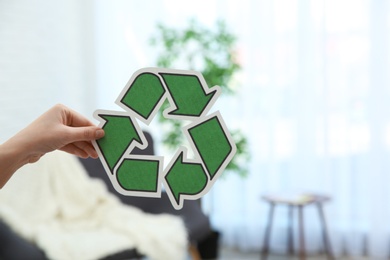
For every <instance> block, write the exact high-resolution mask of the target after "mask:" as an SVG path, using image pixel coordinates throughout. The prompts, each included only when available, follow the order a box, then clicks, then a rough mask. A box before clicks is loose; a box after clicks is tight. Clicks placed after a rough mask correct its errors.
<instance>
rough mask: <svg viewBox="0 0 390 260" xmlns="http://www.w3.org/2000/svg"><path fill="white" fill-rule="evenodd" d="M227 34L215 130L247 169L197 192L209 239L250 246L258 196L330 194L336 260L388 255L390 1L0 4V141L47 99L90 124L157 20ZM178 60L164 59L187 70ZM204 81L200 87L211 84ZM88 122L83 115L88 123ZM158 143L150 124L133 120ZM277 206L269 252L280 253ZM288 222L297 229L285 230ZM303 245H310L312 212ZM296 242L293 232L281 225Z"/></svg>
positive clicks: (316, 245)
mask: <svg viewBox="0 0 390 260" xmlns="http://www.w3.org/2000/svg"><path fill="white" fill-rule="evenodd" d="M191 19H192V20H195V21H197V23H198V24H199V26H201V27H203V28H208V29H210V30H215V28H217V21H223V22H224V24H225V25H226V30H228V31H229V33H231V34H232V35H234V36H235V38H236V40H235V41H234V46H233V47H234V59H235V62H237V63H238V64H239V66H240V67H241V69H239V70H237V72H236V73H234V74H233V75H232V76H231V77H230V78H229V80H228V83H227V84H228V85H229V88H230V89H232V90H234V93H233V94H231V95H224V96H223V97H221V98H220V99H219V100H218V101H217V104H216V107H214V108H213V109H214V110H216V109H218V110H220V111H221V113H222V116H223V118H224V120H225V122H226V124H227V126H228V127H231V128H232V129H240V131H241V132H242V134H243V135H244V136H245V137H246V139H247V144H248V146H247V148H248V151H249V154H250V159H249V160H247V161H244V164H245V167H246V168H247V172H248V173H247V174H246V176H242V175H240V174H235V173H234V171H233V170H232V171H227V172H226V173H225V174H224V175H225V176H223V177H222V178H221V180H218V181H217V182H216V183H215V185H214V187H213V188H212V189H211V191H210V192H209V194H207V195H206V196H205V197H204V198H203V199H202V207H203V210H204V211H205V212H206V213H207V214H208V215H209V216H210V219H211V223H212V226H213V228H214V229H215V230H218V231H219V232H220V234H221V237H220V239H221V241H220V243H221V245H223V246H224V247H228V248H235V249H238V250H240V251H243V252H259V251H260V249H261V247H262V243H263V239H264V233H265V226H266V222H267V217H268V204H266V203H265V202H264V201H263V200H262V199H261V197H262V196H263V195H264V194H268V193H274V192H276V193H281V192H283V193H288V194H290V193H295V192H314V193H319V194H325V195H328V196H330V197H331V201H330V203H328V204H326V206H325V208H324V210H325V215H326V219H327V221H328V231H329V235H330V241H331V244H332V249H333V252H334V254H335V255H336V256H341V255H348V256H351V257H354V256H363V255H365V256H368V257H369V258H370V259H382V258H383V259H388V258H389V256H390V224H389V221H388V220H389V219H390V189H389V184H390V174H389V168H390V156H389V155H390V102H389V100H390V77H389V75H390V63H389V60H390V52H389V46H390V42H389V36H390V3H389V1H386V0H373V1H369V0H354V1H352V0H342V1H341V0H241V1H234V0H207V1H206V0H199V1H179V0H156V1H151V0H144V1H135V0H134V1H132V0H128V1H124V0H117V1H103V0H101V1H92V0H85V1H78V0H67V1H44V0H34V1H19V0H18V1H11V0H0V90H1V93H0V109H1V113H0V126H1V130H0V142H4V141H5V140H7V139H8V138H9V137H11V136H12V135H13V134H14V133H16V132H17V131H18V130H20V129H21V128H22V127H24V126H25V125H27V124H28V123H29V122H31V121H32V120H33V119H34V118H36V117H37V116H39V115H40V114H41V113H43V112H44V111H45V110H47V109H48V108H50V107H51V106H52V105H54V104H56V103H63V104H65V105H67V106H69V107H71V108H73V109H75V110H77V111H79V112H80V113H82V114H84V115H85V116H87V117H89V118H90V119H91V120H94V119H93V118H92V114H93V111H94V110H96V109H112V110H120V108H119V107H118V106H116V105H115V103H114V102H115V99H116V98H117V96H118V95H119V93H120V92H121V90H122V89H123V87H124V86H125V84H126V83H127V81H128V80H129V78H130V77H131V75H132V74H133V72H135V71H136V70H138V69H140V68H143V67H152V66H157V60H158V57H159V55H160V54H161V53H162V52H163V51H164V50H161V49H159V47H158V44H157V45H156V44H155V45H153V44H151V39H152V38H153V37H154V38H155V37H156V35H158V33H159V29H158V24H164V26H166V27H168V28H172V29H175V30H181V29H184V28H186V27H188V24H189V22H190V21H191ZM186 66H187V64H186V63H185V62H181V63H180V62H179V63H177V64H176V65H174V67H173V68H176V69H187V68H186ZM210 87H211V86H210ZM95 122H96V121H95ZM144 127H145V128H146V129H147V130H148V131H150V132H151V133H152V135H153V136H154V138H155V140H156V142H155V143H156V149H157V152H158V154H160V155H165V154H166V153H168V150H167V149H166V148H165V147H164V146H163V145H162V138H163V136H162V133H161V131H160V127H159V123H158V121H157V120H155V121H154V122H152V124H151V125H150V126H144ZM286 216H287V209H286V208H283V207H281V208H278V209H277V210H276V212H275V219H274V226H273V231H272V236H271V242H270V246H271V251H273V252H276V253H284V252H285V251H286V249H287V243H286V233H285V230H286V228H287V226H288V220H287V218H286ZM295 230H296V229H295ZM305 235H306V248H307V251H308V252H309V253H316V252H318V251H320V250H321V249H322V248H323V245H322V238H321V227H320V225H319V221H318V217H317V212H316V211H315V209H314V208H310V207H308V208H307V210H306V209H305ZM294 236H295V237H296V236H297V234H295V233H294Z"/></svg>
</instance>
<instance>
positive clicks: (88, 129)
mask: <svg viewBox="0 0 390 260" xmlns="http://www.w3.org/2000/svg"><path fill="white" fill-rule="evenodd" d="M69 128H70V135H69V138H70V140H69V141H70V142H77V141H91V140H96V139H100V138H102V137H103V136H104V130H103V129H101V128H99V127H96V126H84V127H69Z"/></svg>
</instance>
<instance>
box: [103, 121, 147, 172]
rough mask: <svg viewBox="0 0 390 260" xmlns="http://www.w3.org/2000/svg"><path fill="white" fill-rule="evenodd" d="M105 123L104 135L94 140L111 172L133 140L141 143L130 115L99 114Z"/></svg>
mask: <svg viewBox="0 0 390 260" xmlns="http://www.w3.org/2000/svg"><path fill="white" fill-rule="evenodd" d="M98 116H99V117H101V118H103V119H104V120H105V121H106V123H105V124H104V125H103V127H102V128H103V129H104V131H105V133H106V134H105V135H104V137H103V138H102V139H99V140H97V141H96V143H97V145H98V146H99V149H100V151H101V153H102V154H103V157H104V160H105V161H106V163H107V165H108V167H109V168H110V170H111V173H113V170H114V167H115V166H116V164H117V163H118V161H119V160H120V159H121V157H122V156H123V155H124V153H125V152H126V150H127V148H128V147H129V145H130V144H131V142H133V141H137V142H139V143H142V141H141V137H140V136H139V135H138V133H137V131H136V129H135V127H134V124H133V122H132V121H131V119H130V117H127V116H120V115H104V114H99V115H98Z"/></svg>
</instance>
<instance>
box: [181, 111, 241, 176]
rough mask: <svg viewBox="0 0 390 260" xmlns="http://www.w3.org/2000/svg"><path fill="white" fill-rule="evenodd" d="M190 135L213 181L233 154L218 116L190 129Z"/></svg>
mask: <svg viewBox="0 0 390 260" xmlns="http://www.w3.org/2000/svg"><path fill="white" fill-rule="evenodd" d="M188 133H189V135H190V136H191V139H192V141H193V143H194V145H195V147H196V149H197V150H198V152H199V155H200V157H201V158H202V161H203V163H204V165H205V167H206V169H207V172H208V173H209V176H210V179H211V180H212V179H213V177H214V176H215V175H216V174H217V173H218V172H219V170H220V168H221V167H222V165H223V164H224V163H225V161H227V160H229V157H230V156H231V154H232V152H233V147H232V145H231V144H230V142H229V138H228V137H227V136H226V133H225V130H224V128H223V127H222V125H221V122H220V120H219V118H218V116H213V117H210V118H209V119H207V120H205V121H203V122H201V123H200V124H198V125H196V126H194V127H192V128H189V129H188Z"/></svg>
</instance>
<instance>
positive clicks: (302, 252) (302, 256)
mask: <svg viewBox="0 0 390 260" xmlns="http://www.w3.org/2000/svg"><path fill="white" fill-rule="evenodd" d="M298 214H299V258H300V259H301V260H305V258H306V256H305V230H304V227H303V206H298Z"/></svg>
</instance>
